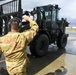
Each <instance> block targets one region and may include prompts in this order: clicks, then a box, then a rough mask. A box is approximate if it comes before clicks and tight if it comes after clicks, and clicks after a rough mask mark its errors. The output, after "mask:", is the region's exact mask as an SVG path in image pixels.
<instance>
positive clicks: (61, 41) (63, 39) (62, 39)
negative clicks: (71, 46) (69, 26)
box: [57, 34, 67, 49]
mask: <svg viewBox="0 0 76 75" xmlns="http://www.w3.org/2000/svg"><path fill="white" fill-rule="evenodd" d="M66 44H67V34H62V35H59V36H58V38H57V47H58V48H60V49H62V48H65V46H66Z"/></svg>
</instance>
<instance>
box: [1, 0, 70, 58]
mask: <svg viewBox="0 0 76 75" xmlns="http://www.w3.org/2000/svg"><path fill="white" fill-rule="evenodd" d="M59 10H60V8H59V6H58V5H51V4H49V5H44V6H37V7H35V8H33V10H32V11H27V12H28V14H30V15H31V16H33V20H34V21H36V22H37V24H38V25H39V31H38V33H37V35H36V36H35V38H34V39H33V41H32V42H31V43H30V44H29V47H30V51H31V53H32V55H34V56H37V57H41V56H43V55H45V54H46V53H47V52H48V47H49V45H51V44H56V45H57V47H58V48H65V46H66V44H67V37H68V34H66V33H65V28H66V27H67V26H68V25H69V23H68V22H67V20H66V19H64V18H62V19H61V20H59ZM25 12H26V11H25ZM24 14H26V13H24V10H23V9H22V5H21V0H13V1H10V2H7V3H4V4H2V5H0V19H1V20H4V22H5V25H4V27H3V26H2V30H3V29H4V31H3V32H2V34H3V35H5V34H7V33H8V31H9V29H10V28H9V27H8V21H9V19H10V18H11V16H13V17H19V18H20V19H22V16H23V15H24ZM26 15H27V14H26ZM1 24H2V25H3V21H2V22H1V23H0V25H1ZM28 28H30V27H29V23H27V22H22V28H21V32H22V31H24V30H25V29H28Z"/></svg>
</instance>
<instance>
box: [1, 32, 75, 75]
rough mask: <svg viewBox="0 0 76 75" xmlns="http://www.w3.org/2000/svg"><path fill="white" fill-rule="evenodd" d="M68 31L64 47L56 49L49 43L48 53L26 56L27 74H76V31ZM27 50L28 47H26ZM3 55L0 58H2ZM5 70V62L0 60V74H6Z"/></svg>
mask: <svg viewBox="0 0 76 75" xmlns="http://www.w3.org/2000/svg"><path fill="white" fill-rule="evenodd" d="M67 33H69V38H68V42H67V46H66V48H65V49H58V48H57V47H56V46H55V45H50V46H49V49H48V53H47V54H46V55H45V56H43V57H40V58H36V57H34V56H28V57H29V59H30V61H31V64H30V66H29V68H28V75H76V33H75V32H67ZM27 52H28V53H29V54H30V52H29V48H28V49H27ZM3 59H4V57H3V56H2V58H1V59H0V61H1V60H3ZM6 73H7V72H6V70H5V62H3V61H2V62H0V75H8V74H6Z"/></svg>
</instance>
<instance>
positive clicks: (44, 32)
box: [38, 30, 51, 44]
mask: <svg viewBox="0 0 76 75" xmlns="http://www.w3.org/2000/svg"><path fill="white" fill-rule="evenodd" d="M42 34H45V35H47V36H48V38H49V44H51V36H50V35H49V33H48V32H47V31H45V30H40V31H39V32H38V36H40V35H42Z"/></svg>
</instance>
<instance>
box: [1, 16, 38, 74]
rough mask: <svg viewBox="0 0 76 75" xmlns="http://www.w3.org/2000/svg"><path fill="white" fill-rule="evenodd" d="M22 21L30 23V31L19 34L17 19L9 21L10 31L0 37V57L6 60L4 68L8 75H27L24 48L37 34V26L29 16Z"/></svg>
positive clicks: (27, 60) (26, 59)
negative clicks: (2, 55) (2, 56)
mask: <svg viewBox="0 0 76 75" xmlns="http://www.w3.org/2000/svg"><path fill="white" fill-rule="evenodd" d="M24 19H25V20H26V21H28V22H30V29H29V30H25V31H24V32H21V33H20V32H19V30H20V26H19V19H18V18H13V19H11V20H10V27H11V31H10V32H8V34H6V35H5V36H2V37H0V55H1V54H2V53H3V54H4V56H5V59H6V68H7V71H8V73H9V75H27V74H26V67H27V64H28V63H29V59H28V57H27V53H26V48H27V46H28V44H29V43H30V42H31V41H32V40H33V38H34V37H35V35H36V33H37V32H38V28H39V27H38V25H37V23H36V22H35V21H33V20H32V19H31V18H30V17H29V16H24Z"/></svg>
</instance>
